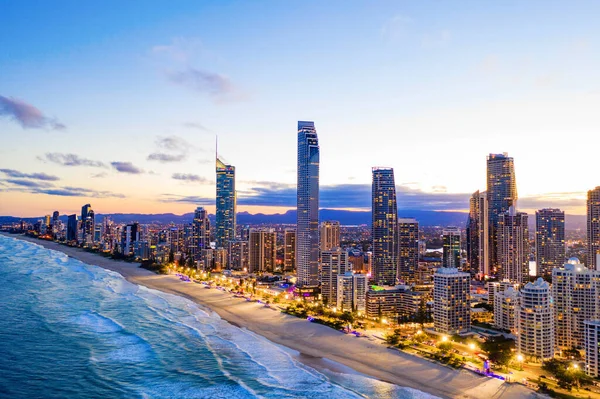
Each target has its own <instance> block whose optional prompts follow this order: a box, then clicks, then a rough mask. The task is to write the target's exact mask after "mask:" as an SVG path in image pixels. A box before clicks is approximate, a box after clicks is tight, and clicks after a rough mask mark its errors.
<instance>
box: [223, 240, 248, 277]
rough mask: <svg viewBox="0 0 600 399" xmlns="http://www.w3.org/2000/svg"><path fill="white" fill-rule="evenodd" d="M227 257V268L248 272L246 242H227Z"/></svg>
mask: <svg viewBox="0 0 600 399" xmlns="http://www.w3.org/2000/svg"><path fill="white" fill-rule="evenodd" d="M227 254H228V256H229V263H228V267H229V268H230V269H233V270H240V271H244V270H245V271H248V267H249V263H248V262H249V260H248V257H249V254H248V241H242V240H232V241H229V247H228V250H227Z"/></svg>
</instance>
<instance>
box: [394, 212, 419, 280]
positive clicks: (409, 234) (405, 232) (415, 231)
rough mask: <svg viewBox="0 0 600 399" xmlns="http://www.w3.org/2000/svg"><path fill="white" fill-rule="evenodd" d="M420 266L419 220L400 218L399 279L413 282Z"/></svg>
mask: <svg viewBox="0 0 600 399" xmlns="http://www.w3.org/2000/svg"><path fill="white" fill-rule="evenodd" d="M418 266H419V222H417V220H416V219H412V218H400V219H398V276H397V277H398V280H400V281H402V282H404V283H413V282H414V281H415V279H416V273H417V268H418Z"/></svg>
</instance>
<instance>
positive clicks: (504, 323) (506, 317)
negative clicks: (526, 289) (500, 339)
mask: <svg viewBox="0 0 600 399" xmlns="http://www.w3.org/2000/svg"><path fill="white" fill-rule="evenodd" d="M518 310H519V292H518V291H517V290H516V289H514V288H513V287H508V288H507V289H506V290H505V291H503V292H498V293H497V294H496V295H495V296H494V326H495V327H496V328H498V329H500V330H510V331H511V332H512V333H515V332H516V331H517V313H518Z"/></svg>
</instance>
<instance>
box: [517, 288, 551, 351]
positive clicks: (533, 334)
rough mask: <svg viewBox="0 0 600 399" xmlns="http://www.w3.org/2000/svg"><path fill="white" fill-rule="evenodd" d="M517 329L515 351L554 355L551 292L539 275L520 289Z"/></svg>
mask: <svg viewBox="0 0 600 399" xmlns="http://www.w3.org/2000/svg"><path fill="white" fill-rule="evenodd" d="M517 330H518V332H519V334H518V335H517V353H519V354H522V355H523V356H527V357H531V358H534V359H538V360H546V359H551V358H552V357H554V310H553V302H552V295H551V292H550V285H549V284H548V283H547V282H546V281H544V279H542V278H541V277H540V278H538V279H537V280H536V281H535V282H533V283H527V285H525V287H523V288H522V289H521V292H520V301H519V309H518V312H517Z"/></svg>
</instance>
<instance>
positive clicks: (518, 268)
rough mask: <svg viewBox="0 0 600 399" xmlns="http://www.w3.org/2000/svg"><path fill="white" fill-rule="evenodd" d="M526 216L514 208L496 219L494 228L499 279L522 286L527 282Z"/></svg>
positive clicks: (527, 234)
mask: <svg viewBox="0 0 600 399" xmlns="http://www.w3.org/2000/svg"><path fill="white" fill-rule="evenodd" d="M527 223H528V222H527V214H526V213H522V212H517V211H516V210H515V207H514V206H511V207H510V209H509V211H508V212H506V213H503V214H501V215H500V216H499V218H498V224H497V227H496V237H497V240H498V242H497V250H496V253H497V255H498V261H497V262H496V266H497V267H496V270H497V272H498V277H499V278H500V279H504V280H509V281H511V282H514V283H519V284H524V283H526V282H527V281H528V280H529V227H528V224H527Z"/></svg>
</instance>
